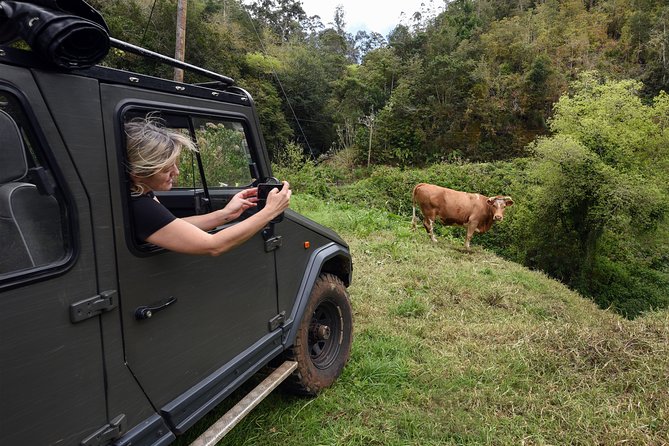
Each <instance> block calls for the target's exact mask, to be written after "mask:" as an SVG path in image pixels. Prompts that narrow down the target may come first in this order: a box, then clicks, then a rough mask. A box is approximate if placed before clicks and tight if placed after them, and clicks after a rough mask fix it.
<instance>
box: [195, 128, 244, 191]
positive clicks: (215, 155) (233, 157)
mask: <svg viewBox="0 0 669 446" xmlns="http://www.w3.org/2000/svg"><path fill="white" fill-rule="evenodd" d="M193 126H194V129H195V138H196V140H197V146H198V149H199V151H200V157H201V158H202V165H203V166H204V175H205V179H206V181H207V186H208V187H243V186H249V185H250V184H251V183H252V182H253V178H252V177H251V172H250V170H249V164H250V163H251V155H250V152H249V145H248V141H247V138H246V132H245V131H244V126H243V125H242V123H241V122H237V121H226V120H214V119H203V118H194V119H193Z"/></svg>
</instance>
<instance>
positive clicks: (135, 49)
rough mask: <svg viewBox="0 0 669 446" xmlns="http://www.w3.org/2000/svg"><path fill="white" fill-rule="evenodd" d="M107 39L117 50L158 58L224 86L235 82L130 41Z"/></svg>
mask: <svg viewBox="0 0 669 446" xmlns="http://www.w3.org/2000/svg"><path fill="white" fill-rule="evenodd" d="M109 41H110V43H111V46H113V47H114V48H118V49H119V50H123V51H127V52H129V53H133V54H137V55H139V56H143V57H147V58H149V59H154V60H158V61H160V62H163V63H165V64H167V65H170V66H172V67H174V68H181V69H182V70H186V71H190V72H191V73H196V74H201V75H202V76H205V77H208V78H209V79H212V80H214V81H216V83H222V84H223V85H224V86H226V87H228V86H231V85H234V83H235V81H234V79H232V78H230V77H227V76H223V75H222V74H218V73H215V72H213V71H209V70H205V69H204V68H200V67H198V66H195V65H191V64H189V63H186V62H182V61H180V60H176V59H173V58H171V57H167V56H164V55H162V54H160V53H156V52H154V51H151V50H147V49H146V48H142V47H140V46H137V45H133V44H131V43H128V42H124V41H122V40H118V39H115V38H113V37H110V38H109Z"/></svg>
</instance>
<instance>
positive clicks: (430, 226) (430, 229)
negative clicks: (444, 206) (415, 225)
mask: <svg viewBox="0 0 669 446" xmlns="http://www.w3.org/2000/svg"><path fill="white" fill-rule="evenodd" d="M423 226H425V230H426V231H427V233H428V234H429V236H430V240H432V241H433V242H436V241H437V237H435V236H434V220H433V219H431V218H429V217H425V216H424V217H423Z"/></svg>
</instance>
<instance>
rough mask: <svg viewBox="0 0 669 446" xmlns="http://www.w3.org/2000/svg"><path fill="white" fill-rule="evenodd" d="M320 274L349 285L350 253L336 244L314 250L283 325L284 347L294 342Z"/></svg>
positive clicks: (350, 271)
mask: <svg viewBox="0 0 669 446" xmlns="http://www.w3.org/2000/svg"><path fill="white" fill-rule="evenodd" d="M322 272H328V273H331V274H334V275H335V276H338V277H339V278H340V279H342V282H344V284H345V285H346V286H348V285H349V284H350V283H351V274H352V263H351V253H350V251H349V250H348V249H347V248H346V247H344V246H342V245H339V244H337V243H334V242H333V243H328V244H327V245H324V246H322V247H320V248H319V249H317V250H315V251H314V252H313V253H312V254H311V257H310V258H309V262H308V263H307V267H306V268H305V274H304V277H303V279H302V282H301V283H300V287H299V289H298V291H297V298H296V299H295V304H294V305H293V308H292V311H291V314H290V315H289V316H288V318H287V319H286V323H285V324H284V330H285V334H284V347H285V348H288V347H290V346H292V345H293V343H294V342H295V337H296V336H297V329H298V327H299V323H296V322H299V321H301V320H302V317H303V316H304V311H305V309H306V307H307V303H308V302H309V295H310V294H311V290H312V289H313V287H314V284H315V283H316V280H317V279H318V276H320V274H321V273H322Z"/></svg>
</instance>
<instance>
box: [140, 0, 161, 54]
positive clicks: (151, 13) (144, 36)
mask: <svg viewBox="0 0 669 446" xmlns="http://www.w3.org/2000/svg"><path fill="white" fill-rule="evenodd" d="M156 1H157V0H153V6H151V12H150V13H149V20H147V21H146V26H145V27H144V33H143V34H142V40H141V41H140V43H141V44H142V46H146V45H144V39H145V38H146V31H147V30H148V29H149V23H151V19H152V18H153V9H154V8H155V7H156Z"/></svg>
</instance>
